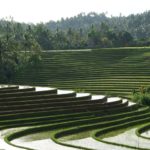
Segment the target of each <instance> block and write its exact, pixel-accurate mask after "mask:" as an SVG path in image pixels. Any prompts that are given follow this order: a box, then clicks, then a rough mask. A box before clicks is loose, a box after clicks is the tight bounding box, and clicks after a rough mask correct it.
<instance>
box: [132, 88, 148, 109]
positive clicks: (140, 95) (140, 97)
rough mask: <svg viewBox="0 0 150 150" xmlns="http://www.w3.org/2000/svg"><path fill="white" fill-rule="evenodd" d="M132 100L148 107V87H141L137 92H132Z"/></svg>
mask: <svg viewBox="0 0 150 150" xmlns="http://www.w3.org/2000/svg"><path fill="white" fill-rule="evenodd" d="M133 100H134V101H135V102H138V103H140V104H143V105H149V106H150V87H147V88H146V87H143V86H142V87H141V88H140V89H139V91H138V92H137V91H135V90H134V91H133Z"/></svg>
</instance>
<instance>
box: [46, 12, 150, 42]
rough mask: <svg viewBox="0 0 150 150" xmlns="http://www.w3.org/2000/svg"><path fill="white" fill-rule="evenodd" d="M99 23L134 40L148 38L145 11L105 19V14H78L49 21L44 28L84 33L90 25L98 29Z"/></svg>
mask: <svg viewBox="0 0 150 150" xmlns="http://www.w3.org/2000/svg"><path fill="white" fill-rule="evenodd" d="M101 23H106V24H107V25H108V26H109V27H112V28H114V29H116V30H120V31H123V30H125V31H127V32H129V33H130V34H131V35H132V36H134V37H135V38H138V39H140V38H149V36H150V30H149V28H150V11H146V12H144V13H141V14H135V15H134V14H132V15H129V16H127V17H125V16H121V15H120V16H119V17H114V16H111V17H107V15H106V14H105V13H101V14H97V13H95V12H91V13H89V14H85V13H80V14H78V15H77V16H74V17H71V18H67V19H63V18H62V19H61V20H60V21H56V22H54V21H50V22H48V23H47V24H46V26H47V27H48V28H49V29H50V30H52V31H55V30H56V29H57V28H59V29H61V30H68V29H69V28H72V29H76V30H79V29H83V31H84V32H86V31H88V30H89V29H90V27H91V25H94V26H95V27H97V28H99V26H100V24H101Z"/></svg>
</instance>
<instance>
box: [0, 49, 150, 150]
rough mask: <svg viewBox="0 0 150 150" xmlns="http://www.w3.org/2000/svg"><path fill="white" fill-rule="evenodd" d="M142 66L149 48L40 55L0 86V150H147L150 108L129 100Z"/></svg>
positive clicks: (140, 81)
mask: <svg viewBox="0 0 150 150" xmlns="http://www.w3.org/2000/svg"><path fill="white" fill-rule="evenodd" d="M149 64H150V49H149V48H119V49H98V50H72V51H71V50H70V51H61V50H60V51H57V52H56V51H49V52H43V53H42V60H41V62H40V64H39V65H38V66H37V67H34V68H32V67H26V68H25V69H24V70H23V71H22V72H18V73H16V78H15V79H14V81H13V82H12V83H11V85H1V86H0V150H25V149H26V150H78V149H82V150H135V149H138V150H150V108H149V106H146V105H143V104H141V103H139V101H138V100H137V101H136V97H134V94H135V93H137V94H138V93H140V92H141V93H144V92H145V91H144V89H146V88H147V89H149V87H150V69H149ZM147 92H149V91H148V90H147ZM133 97H134V98H133Z"/></svg>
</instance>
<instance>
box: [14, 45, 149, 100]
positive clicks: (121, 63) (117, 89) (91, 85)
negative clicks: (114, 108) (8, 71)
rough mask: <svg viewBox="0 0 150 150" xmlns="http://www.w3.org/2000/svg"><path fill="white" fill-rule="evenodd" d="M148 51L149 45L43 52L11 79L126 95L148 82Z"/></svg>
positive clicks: (19, 81) (97, 92) (21, 82)
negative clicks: (36, 61)
mask: <svg viewBox="0 0 150 150" xmlns="http://www.w3.org/2000/svg"><path fill="white" fill-rule="evenodd" d="M149 53H150V48H149V47H146V48H117V49H115V48H113V49H109V48H108V49H97V50H92V51H84V52H83V51H77V52H76V51H70V52H69V51H68V52H66V51H65V52H51V53H43V54H42V62H41V63H40V64H39V67H38V68H30V67H28V68H26V69H25V70H23V71H22V72H18V73H17V76H16V78H15V82H14V81H13V83H19V84H30V85H42V86H52V87H58V88H61V89H74V90H76V91H78V90H79V91H81V90H82V91H85V92H91V93H95V94H105V93H107V92H108V93H112V94H115V95H123V96H128V97H129V96H130V95H131V93H132V90H133V89H138V88H139V87H140V86H149V84H150V76H149V75H150V70H149V64H150V55H149Z"/></svg>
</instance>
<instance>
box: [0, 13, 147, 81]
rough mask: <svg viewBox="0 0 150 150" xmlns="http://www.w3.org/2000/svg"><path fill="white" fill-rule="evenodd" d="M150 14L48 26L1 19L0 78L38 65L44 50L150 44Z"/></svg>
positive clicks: (82, 19)
mask: <svg viewBox="0 0 150 150" xmlns="http://www.w3.org/2000/svg"><path fill="white" fill-rule="evenodd" d="M149 37H150V11H147V12H144V13H142V14H137V15H130V16H127V17H124V16H121V15H120V16H119V17H113V16H112V17H107V16H106V14H105V13H102V14H97V13H94V12H91V13H89V14H84V13H81V14H79V15H77V16H75V17H71V18H66V19H63V18H62V19H61V20H60V21H57V22H54V21H50V22H48V23H39V24H36V25H34V24H25V23H19V22H15V21H14V20H13V19H12V18H11V19H10V20H9V21H8V20H6V19H1V20H0V79H1V81H6V80H9V79H10V78H11V77H12V76H13V74H14V72H16V71H17V70H19V69H20V68H22V67H25V66H27V65H35V64H36V63H37V62H38V61H39V60H40V59H41V57H40V53H41V50H53V49H56V50H57V49H85V48H101V47H102V48H103V47H124V46H149V45H150V38H149Z"/></svg>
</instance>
